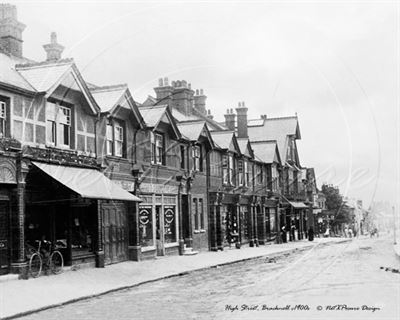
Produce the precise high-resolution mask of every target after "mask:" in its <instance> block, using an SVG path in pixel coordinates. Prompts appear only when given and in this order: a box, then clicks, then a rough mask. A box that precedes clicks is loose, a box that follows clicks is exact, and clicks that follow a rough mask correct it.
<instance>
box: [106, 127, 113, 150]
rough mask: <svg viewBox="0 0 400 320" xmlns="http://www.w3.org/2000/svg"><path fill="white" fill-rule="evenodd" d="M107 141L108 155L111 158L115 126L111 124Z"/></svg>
mask: <svg viewBox="0 0 400 320" xmlns="http://www.w3.org/2000/svg"><path fill="white" fill-rule="evenodd" d="M106 140H107V141H106V148H107V155H109V156H110V155H112V154H113V146H114V136H113V126H112V125H111V124H108V125H107V132H106Z"/></svg>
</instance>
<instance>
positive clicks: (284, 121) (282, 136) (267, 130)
mask: <svg viewBox="0 0 400 320" xmlns="http://www.w3.org/2000/svg"><path fill="white" fill-rule="evenodd" d="M263 121H264V124H263V125H261V126H258V125H251V124H250V125H249V126H248V134H249V137H250V141H251V142H253V141H265V140H276V141H277V143H278V149H279V153H280V155H281V157H283V159H285V157H286V147H287V137H288V135H295V136H296V137H297V138H298V139H300V130H299V128H298V121H297V117H296V116H294V117H284V118H267V119H265V120H263Z"/></svg>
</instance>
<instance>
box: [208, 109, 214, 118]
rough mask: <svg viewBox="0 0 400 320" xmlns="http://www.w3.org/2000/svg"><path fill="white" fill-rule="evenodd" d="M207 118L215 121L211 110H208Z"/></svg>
mask: <svg viewBox="0 0 400 320" xmlns="http://www.w3.org/2000/svg"><path fill="white" fill-rule="evenodd" d="M207 118H208V119H211V120H212V119H214V116H213V115H212V114H211V110H210V109H208V110H207Z"/></svg>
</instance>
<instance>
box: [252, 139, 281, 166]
mask: <svg viewBox="0 0 400 320" xmlns="http://www.w3.org/2000/svg"><path fill="white" fill-rule="evenodd" d="M276 146H277V144H276V141H261V142H252V143H251V147H252V148H253V151H254V158H255V159H256V160H259V161H263V162H265V163H273V162H274V161H277V162H280V161H279V154H277V152H276V151H277V149H276Z"/></svg>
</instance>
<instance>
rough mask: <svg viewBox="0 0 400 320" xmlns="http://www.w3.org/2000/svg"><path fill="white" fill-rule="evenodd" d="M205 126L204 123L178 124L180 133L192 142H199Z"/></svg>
mask: <svg viewBox="0 0 400 320" xmlns="http://www.w3.org/2000/svg"><path fill="white" fill-rule="evenodd" d="M204 126H205V122H204V121H196V122H183V123H182V122H181V123H178V129H179V131H180V133H181V134H182V135H183V136H184V137H186V138H188V139H189V140H190V141H197V140H198V139H199V136H200V134H201V133H202V131H203V129H204Z"/></svg>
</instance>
